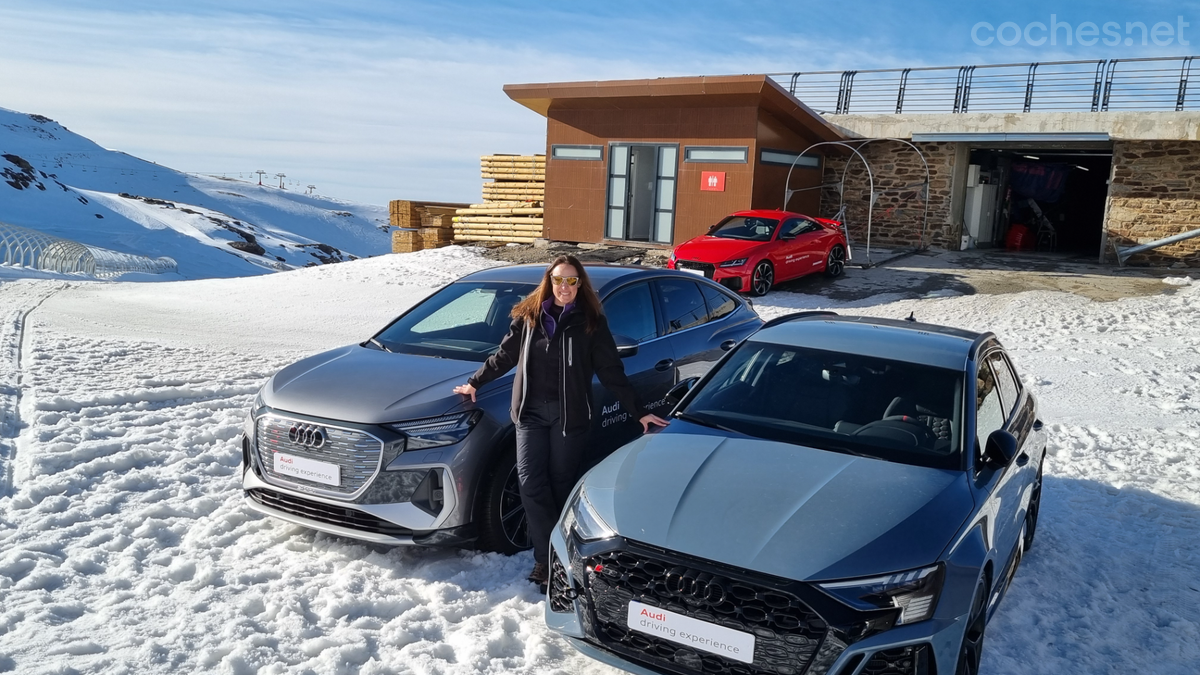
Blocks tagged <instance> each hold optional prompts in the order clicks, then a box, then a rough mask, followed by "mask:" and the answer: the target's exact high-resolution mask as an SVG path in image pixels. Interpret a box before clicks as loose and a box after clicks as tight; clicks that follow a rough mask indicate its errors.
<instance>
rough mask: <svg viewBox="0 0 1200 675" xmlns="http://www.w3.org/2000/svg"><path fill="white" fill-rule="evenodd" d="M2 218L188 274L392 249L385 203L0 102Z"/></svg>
mask: <svg viewBox="0 0 1200 675" xmlns="http://www.w3.org/2000/svg"><path fill="white" fill-rule="evenodd" d="M0 221H3V222H7V223H10V224H12V225H19V226H22V227H29V228H32V229H35V230H40V231H42V232H45V233H47V234H52V235H54V236H58V237H63V238H65V239H71V240H74V241H79V242H82V243H85V244H89V245H92V246H99V247H102V248H108V249H113V250H116V251H121V252H123V253H133V254H136V255H143V256H148V257H152V258H156V257H159V256H170V257H172V258H174V259H175V260H176V261H177V262H178V263H179V276H182V277H184V278H188V279H196V278H206V277H229V276H243V275H247V274H259V273H263V272H269V271H274V270H283V269H293V268H296V267H305V266H308V265H311V264H320V263H325V262H337V261H342V260H349V259H353V258H356V257H366V256H371V255H378V254H381V253H388V252H389V251H390V240H389V238H388V233H387V209H386V208H385V207H382V206H365V205H359V204H349V203H346V202H341V201H338V200H333V199H328V198H325V197H319V196H308V195H302V194H296V193H294V192H289V191H287V190H281V189H279V188H274V187H266V186H260V185H258V184H256V183H251V182H247V181H240V180H230V179H218V178H209V177H205V176H197V175H191V174H184V173H180V172H178V171H175V170H173V169H169V168H167V167H164V166H159V165H158V164H154V163H152V162H147V161H145V160H141V159H138V158H136V157H132V156H130V155H127V154H125V153H122V152H116V151H112V150H106V149H104V148H102V147H100V146H99V145H97V144H95V143H93V142H92V141H90V140H88V139H87V138H84V137H82V136H80V135H78V134H75V133H73V132H71V131H69V130H67V129H66V128H64V127H63V126H62V125H60V124H58V123H57V122H55V121H53V120H50V119H47V118H45V117H41V116H38V115H26V114H23V113H18V112H14V111H11V110H5V109H3V108H0ZM175 278H178V277H175Z"/></svg>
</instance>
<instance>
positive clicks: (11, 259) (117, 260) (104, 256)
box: [0, 222, 177, 278]
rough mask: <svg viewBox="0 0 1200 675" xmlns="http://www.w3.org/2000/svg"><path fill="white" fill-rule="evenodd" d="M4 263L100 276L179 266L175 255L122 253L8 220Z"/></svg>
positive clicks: (2, 238) (2, 233) (0, 239)
mask: <svg viewBox="0 0 1200 675" xmlns="http://www.w3.org/2000/svg"><path fill="white" fill-rule="evenodd" d="M0 263H2V264H4V265H14V266H20V267H28V268H31V269H36V270H43V271H46V272H59V273H61V274H86V275H88V276H93V277H100V278H111V277H116V276H119V275H121V274H125V273H127V272H142V273H144V274H162V273H164V272H174V271H175V270H176V269H177V265H176V263H175V260H173V259H171V258H167V257H162V258H148V257H146V256H140V255H132V254H129V253H120V252H118V251H112V250H109V249H106V248H99V247H97V246H88V245H87V244H81V243H79V242H77V241H72V240H70V239H62V238H60V237H55V236H52V235H49V234H46V233H44V232H40V231H38V230H31V229H29V228H27V227H20V226H17V225H9V224H8V223H4V222H0Z"/></svg>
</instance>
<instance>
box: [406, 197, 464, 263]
mask: <svg viewBox="0 0 1200 675" xmlns="http://www.w3.org/2000/svg"><path fill="white" fill-rule="evenodd" d="M464 206H468V205H467V204H453V203H447V202H415V201H411V200H408V199H394V200H392V201H391V203H390V204H389V205H388V210H389V222H390V223H391V225H392V226H393V227H397V228H400V229H397V230H394V231H393V232H392V253H412V252H413V251H420V250H421V249H423V248H439V247H441V246H447V245H449V244H452V243H454V222H453V218H454V213H455V211H457V210H458V209H460V208H462V207H464Z"/></svg>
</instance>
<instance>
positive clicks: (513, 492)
mask: <svg viewBox="0 0 1200 675" xmlns="http://www.w3.org/2000/svg"><path fill="white" fill-rule="evenodd" d="M500 527H501V528H502V529H503V530H504V538H505V539H507V540H508V543H510V544H512V545H513V546H515V547H516V548H517V549H518V550H524V549H527V548H529V547H530V546H532V545H533V542H531V541H530V540H529V522H528V520H527V519H526V517H525V503H524V502H522V501H521V479H520V478H519V477H518V476H517V467H516V465H513V468H512V470H511V471H510V472H509V474H508V479H507V480H505V481H504V490H503V491H502V492H501V493H500Z"/></svg>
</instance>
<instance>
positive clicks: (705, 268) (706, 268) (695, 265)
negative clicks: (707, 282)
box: [675, 260, 716, 279]
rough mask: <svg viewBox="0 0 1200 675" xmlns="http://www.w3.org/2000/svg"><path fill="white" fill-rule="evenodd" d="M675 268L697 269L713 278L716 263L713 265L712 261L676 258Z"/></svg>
mask: <svg viewBox="0 0 1200 675" xmlns="http://www.w3.org/2000/svg"><path fill="white" fill-rule="evenodd" d="M675 269H681V270H696V271H698V272H703V273H704V276H706V277H708V278H709V279H711V278H713V271H714V270H716V265H713V264H712V263H702V262H695V261H692V260H676V261H675Z"/></svg>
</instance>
